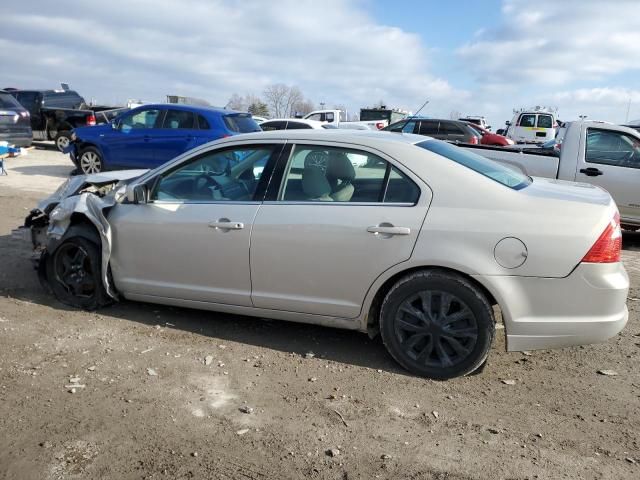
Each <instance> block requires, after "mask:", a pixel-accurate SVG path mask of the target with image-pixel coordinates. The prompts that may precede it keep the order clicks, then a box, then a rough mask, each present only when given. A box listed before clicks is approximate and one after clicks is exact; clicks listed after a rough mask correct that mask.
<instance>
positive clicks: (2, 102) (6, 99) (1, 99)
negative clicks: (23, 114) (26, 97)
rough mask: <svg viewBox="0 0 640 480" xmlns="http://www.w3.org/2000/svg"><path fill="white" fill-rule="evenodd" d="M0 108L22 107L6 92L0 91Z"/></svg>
mask: <svg viewBox="0 0 640 480" xmlns="http://www.w3.org/2000/svg"><path fill="white" fill-rule="evenodd" d="M0 108H2V109H10V108H18V109H20V110H22V107H21V106H20V104H19V103H18V101H17V100H16V99H15V98H13V97H12V96H11V95H9V94H8V93H0Z"/></svg>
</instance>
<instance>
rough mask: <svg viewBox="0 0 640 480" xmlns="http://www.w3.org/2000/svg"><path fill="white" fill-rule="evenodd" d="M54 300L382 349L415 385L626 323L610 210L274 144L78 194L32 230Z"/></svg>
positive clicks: (220, 146)
mask: <svg viewBox="0 0 640 480" xmlns="http://www.w3.org/2000/svg"><path fill="white" fill-rule="evenodd" d="M26 227H28V228H29V229H30V231H29V232H28V233H29V238H31V239H33V242H34V244H35V246H36V250H35V252H37V254H36V261H37V264H38V266H39V268H40V271H41V272H42V274H43V275H44V276H45V277H46V278H47V279H48V282H49V284H50V286H51V288H52V290H53V292H54V294H55V295H56V296H57V298H58V299H59V300H60V301H62V302H64V303H66V304H71V305H74V306H79V307H82V308H86V309H95V308H98V307H100V306H103V305H105V304H107V303H110V302H113V301H116V300H118V299H128V300H138V301H144V302H151V303H159V304H165V305H178V306H183V307H191V308H197V309H203V310H213V311H218V312H226V313H236V314H243V315H253V316H258V317H266V318H274V319H281V320H290V321H297V322H307V323H314V324H320V325H327V326H333V327H339V328H346V329H352V330H359V331H362V332H368V333H369V334H370V335H375V334H378V333H379V334H380V335H381V337H382V340H383V342H384V344H385V345H386V347H387V349H388V351H389V353H390V354H391V355H392V356H393V358H395V359H396V360H397V361H398V363H400V364H401V365H402V366H404V367H405V368H406V369H408V370H410V371H411V372H413V373H415V374H418V375H423V376H426V377H430V378H438V379H445V378H451V377H455V376H460V375H466V374H469V373H471V372H474V371H475V370H477V369H479V368H480V367H482V366H483V365H484V363H485V361H486V359H487V356H488V354H489V351H490V347H491V344H492V341H493V338H494V334H495V319H494V312H495V311H496V310H497V309H499V311H500V312H501V315H502V319H503V321H504V326H505V331H506V338H507V349H508V350H516V351H518V350H529V349H547V348H555V347H565V346H570V345H579V344H585V343H593V342H599V341H604V340H606V339H607V338H609V337H611V336H613V335H615V334H616V333H618V332H619V331H620V330H621V329H622V328H623V327H624V325H625V323H626V322H627V317H628V313H627V308H626V297H627V292H628V287H629V282H628V277H627V274H626V272H625V269H624V267H623V265H622V263H621V262H620V248H621V234H620V226H619V216H618V212H617V208H616V205H615V203H614V202H613V201H612V199H611V197H610V196H609V194H608V193H607V192H605V191H604V190H602V189H600V188H596V187H593V186H591V185H587V184H577V183H568V182H560V181H555V180H547V179H542V178H533V179H532V178H529V177H526V176H524V175H521V174H519V173H516V172H514V171H512V170H510V169H507V168H506V167H503V166H501V165H499V164H497V163H494V162H492V161H490V160H487V159H485V158H483V157H480V156H478V155H475V154H473V153H471V152H467V151H464V150H462V149H459V148H457V147H455V146H453V145H450V144H447V143H443V142H441V141H437V140H433V139H429V138H425V137H423V136H414V135H399V134H394V133H387V132H349V131H338V130H332V131H311V130H307V131H275V132H264V133H255V134H248V135H241V136H237V137H233V138H228V139H224V140H220V141H217V142H213V143H210V144H207V145H204V146H202V147H199V148H197V149H195V150H192V151H190V152H188V153H186V154H184V155H182V156H180V157H178V158H176V159H175V160H173V161H171V162H169V163H167V164H165V165H163V166H161V167H159V168H157V169H155V170H152V171H129V172H126V171H121V172H105V173H102V174H98V175H92V176H85V177H74V178H72V179H70V180H69V181H68V182H67V183H66V184H65V185H63V186H61V188H60V189H59V190H58V191H57V192H56V193H55V194H54V195H53V196H52V197H50V198H49V199H47V200H45V201H43V202H42V203H41V204H40V206H39V208H38V209H36V210H34V211H33V212H32V213H31V215H30V216H29V217H28V219H27V222H26Z"/></svg>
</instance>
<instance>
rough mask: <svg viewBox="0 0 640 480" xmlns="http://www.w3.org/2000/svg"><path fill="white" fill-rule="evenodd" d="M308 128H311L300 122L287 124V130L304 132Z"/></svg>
mask: <svg viewBox="0 0 640 480" xmlns="http://www.w3.org/2000/svg"><path fill="white" fill-rule="evenodd" d="M308 128H313V127H311V125H309V124H307V123H302V122H288V123H287V130H304V129H308Z"/></svg>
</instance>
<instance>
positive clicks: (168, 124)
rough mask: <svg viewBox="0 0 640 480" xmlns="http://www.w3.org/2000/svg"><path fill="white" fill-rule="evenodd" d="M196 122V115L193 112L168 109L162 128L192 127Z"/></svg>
mask: <svg viewBox="0 0 640 480" xmlns="http://www.w3.org/2000/svg"><path fill="white" fill-rule="evenodd" d="M194 124H195V115H194V114H193V112H188V111H186V110H175V109H173V108H171V109H169V110H167V114H166V115H165V116H164V122H163V123H162V128H169V129H192V128H194Z"/></svg>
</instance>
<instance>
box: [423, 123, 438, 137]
mask: <svg viewBox="0 0 640 480" xmlns="http://www.w3.org/2000/svg"><path fill="white" fill-rule="evenodd" d="M439 123H440V122H439V121H437V120H435V121H434V120H422V121H421V122H420V130H419V131H418V133H419V134H420V135H437V134H438V124H439Z"/></svg>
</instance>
